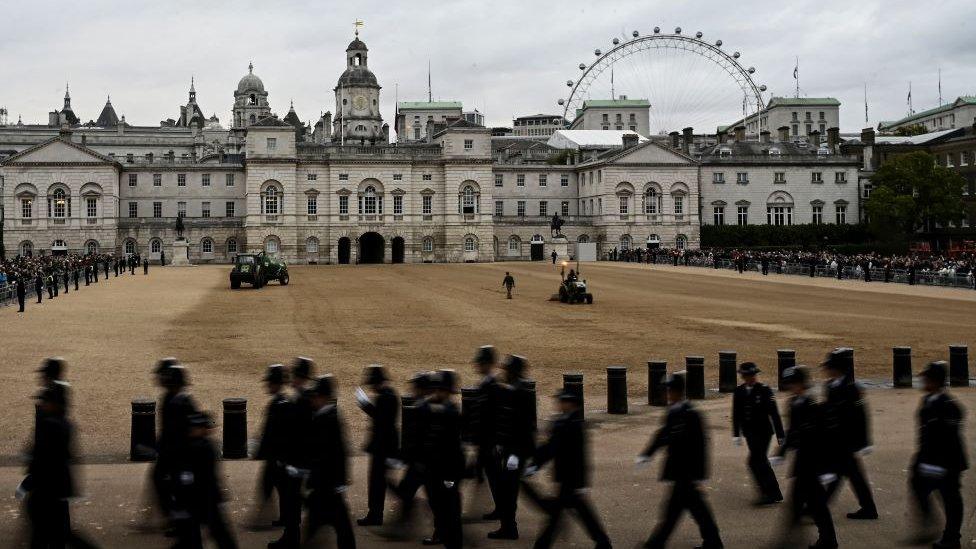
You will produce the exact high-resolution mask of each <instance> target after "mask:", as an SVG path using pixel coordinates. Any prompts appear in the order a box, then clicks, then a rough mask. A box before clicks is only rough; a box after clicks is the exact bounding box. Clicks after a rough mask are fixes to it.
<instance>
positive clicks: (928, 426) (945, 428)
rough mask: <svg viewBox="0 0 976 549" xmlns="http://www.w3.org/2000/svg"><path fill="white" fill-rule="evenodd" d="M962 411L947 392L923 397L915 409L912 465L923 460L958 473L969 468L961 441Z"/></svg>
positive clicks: (964, 447) (952, 472)
mask: <svg viewBox="0 0 976 549" xmlns="http://www.w3.org/2000/svg"><path fill="white" fill-rule="evenodd" d="M962 420H963V410H962V408H961V407H960V406H959V404H958V403H957V402H956V400H955V399H954V398H952V397H951V396H950V395H949V394H947V393H944V392H942V393H939V394H937V395H935V396H931V397H929V396H926V397H924V398H923V399H922V404H921V406H920V407H919V409H918V453H916V454H915V465H916V466H917V465H918V464H919V463H925V464H928V465H935V466H937V467H942V468H944V469H946V470H947V471H948V472H949V473H951V474H959V473H960V472H962V471H965V470H966V469H968V468H969V463H968V461H967V459H966V446H965V445H964V444H963V440H962Z"/></svg>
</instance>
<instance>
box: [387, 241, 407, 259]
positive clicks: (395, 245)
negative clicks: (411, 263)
mask: <svg viewBox="0 0 976 549" xmlns="http://www.w3.org/2000/svg"><path fill="white" fill-rule="evenodd" d="M390 243H391V244H392V252H393V263H403V257H404V252H405V250H404V248H405V246H404V242H403V237H402V236H395V237H393V240H392V241H391V242H390Z"/></svg>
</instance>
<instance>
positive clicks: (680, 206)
mask: <svg viewBox="0 0 976 549" xmlns="http://www.w3.org/2000/svg"><path fill="white" fill-rule="evenodd" d="M684 213H685V197H683V196H675V197H674V215H684Z"/></svg>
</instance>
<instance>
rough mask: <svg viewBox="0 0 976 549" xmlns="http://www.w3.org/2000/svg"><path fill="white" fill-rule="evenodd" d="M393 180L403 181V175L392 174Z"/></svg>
mask: <svg viewBox="0 0 976 549" xmlns="http://www.w3.org/2000/svg"><path fill="white" fill-rule="evenodd" d="M393 180H394V181H403V174H402V173H395V174H393Z"/></svg>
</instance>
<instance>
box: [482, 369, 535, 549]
mask: <svg viewBox="0 0 976 549" xmlns="http://www.w3.org/2000/svg"><path fill="white" fill-rule="evenodd" d="M528 367H529V366H528V362H527V361H526V360H525V358H524V357H521V356H518V355H509V356H507V357H505V360H504V361H503V362H502V370H503V372H504V376H503V380H502V381H503V383H501V384H499V399H498V401H499V404H498V427H497V429H498V446H497V449H498V453H497V455H496V458H495V459H496V463H498V464H499V476H498V481H497V486H496V488H497V490H498V497H497V501H498V507H497V511H498V512H497V514H498V519H499V520H500V521H501V527H500V528H499V529H498V530H495V531H493V532H489V533H488V537H489V538H491V539H512V540H515V539H518V537H519V533H518V523H517V521H516V518H515V517H516V511H517V509H518V495H519V480H520V479H521V477H522V471H523V470H524V469H525V464H526V462H527V461H528V460H529V459H530V458H531V457H532V455H533V454H534V453H535V432H536V424H535V419H536V418H535V389H534V388H530V386H529V382H528V380H526V379H525V375H526V370H528Z"/></svg>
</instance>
